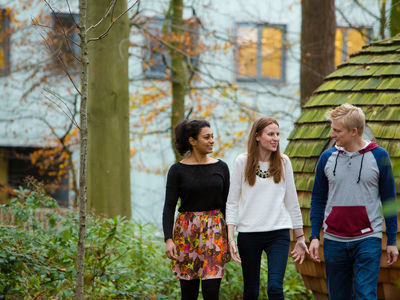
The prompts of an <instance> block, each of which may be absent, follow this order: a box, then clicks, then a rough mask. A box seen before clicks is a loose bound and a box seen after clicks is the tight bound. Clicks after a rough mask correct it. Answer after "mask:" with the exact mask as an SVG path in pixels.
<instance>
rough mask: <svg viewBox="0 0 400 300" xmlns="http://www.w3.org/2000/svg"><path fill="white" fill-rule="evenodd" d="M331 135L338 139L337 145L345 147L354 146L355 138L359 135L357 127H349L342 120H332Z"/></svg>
mask: <svg viewBox="0 0 400 300" xmlns="http://www.w3.org/2000/svg"><path fill="white" fill-rule="evenodd" d="M331 128H332V132H331V137H332V138H333V139H334V140H335V141H336V145H337V146H339V147H343V148H345V149H350V148H352V145H353V144H354V143H355V139H356V137H357V136H358V131H357V128H353V129H351V130H349V129H347V128H346V127H345V126H344V124H343V122H342V121H340V120H332V123H331Z"/></svg>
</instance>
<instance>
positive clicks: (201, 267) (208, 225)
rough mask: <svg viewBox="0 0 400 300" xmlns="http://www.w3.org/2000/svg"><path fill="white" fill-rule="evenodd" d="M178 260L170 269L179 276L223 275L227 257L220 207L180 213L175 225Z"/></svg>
mask: <svg viewBox="0 0 400 300" xmlns="http://www.w3.org/2000/svg"><path fill="white" fill-rule="evenodd" d="M174 242H175V245H176V248H177V252H178V259H177V260H175V261H173V264H172V271H173V272H174V275H175V277H176V278H178V279H186V280H192V279H202V280H203V279H213V278H222V277H223V276H224V272H225V263H226V262H228V261H229V260H230V255H229V249H228V241H227V232H226V223H225V220H224V218H223V215H222V213H221V212H220V211H219V210H210V211H205V212H183V213H179V214H178V216H177V218H176V222H175V227H174Z"/></svg>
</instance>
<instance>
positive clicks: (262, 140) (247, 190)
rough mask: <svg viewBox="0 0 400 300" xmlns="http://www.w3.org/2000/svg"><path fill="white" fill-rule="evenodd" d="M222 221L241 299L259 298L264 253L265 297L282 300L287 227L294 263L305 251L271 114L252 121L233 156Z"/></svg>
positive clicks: (290, 172)
mask: <svg viewBox="0 0 400 300" xmlns="http://www.w3.org/2000/svg"><path fill="white" fill-rule="evenodd" d="M226 221H227V224H228V241H229V250H230V253H231V256H232V259H233V260H234V261H236V262H239V263H241V264H242V272H243V282H244V288H243V299H246V300H248V299H258V295H259V289H260V265H261V256H262V252H263V251H265V252H266V254H267V258H268V298H269V299H270V300H275V299H284V296H283V287H282V285H283V277H284V275H285V269H286V264H287V259H288V254H289V247H290V233H289V230H290V229H293V231H294V235H295V237H296V239H297V243H296V245H295V247H294V250H293V251H292V253H291V254H292V257H293V258H294V261H295V262H297V261H299V262H300V263H302V262H303V260H304V257H305V253H308V250H307V246H306V244H305V237H304V233H303V221H302V217H301V212H300V206H299V202H298V199H297V193H296V187H295V185H294V178H293V170H292V166H291V163H290V160H289V158H288V157H287V156H286V155H285V154H282V153H281V152H280V150H279V124H278V122H277V121H276V120H275V119H273V118H268V117H262V118H260V119H258V120H256V121H255V122H254V124H253V127H252V129H251V132H250V136H249V140H248V145H247V153H244V154H240V155H239V156H238V157H237V158H236V160H235V164H234V169H233V174H232V176H231V185H230V188H229V195H228V202H227V204H226ZM235 226H236V230H237V231H238V232H239V234H238V250H239V255H240V257H239V255H238V253H237V250H236V242H235V239H234V228H235Z"/></svg>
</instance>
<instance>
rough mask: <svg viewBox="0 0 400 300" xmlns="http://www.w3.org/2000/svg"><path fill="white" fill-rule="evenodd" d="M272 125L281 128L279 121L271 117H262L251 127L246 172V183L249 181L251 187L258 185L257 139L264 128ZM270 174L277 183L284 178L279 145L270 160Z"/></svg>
mask: <svg viewBox="0 0 400 300" xmlns="http://www.w3.org/2000/svg"><path fill="white" fill-rule="evenodd" d="M270 124H276V125H278V127H279V124H278V121H276V120H275V119H274V118H270V117H261V118H259V119H257V120H256V121H255V122H254V123H253V126H252V127H251V131H250V135H249V140H248V142H247V163H246V169H245V171H244V178H245V181H247V183H248V184H249V185H250V186H253V185H254V184H255V183H256V170H257V167H258V161H259V151H258V142H257V140H256V137H257V136H259V135H260V134H261V133H262V131H263V130H264V128H265V127H267V126H268V125H270ZM269 174H270V176H273V178H274V182H275V183H279V182H280V181H281V179H282V178H283V171H282V156H281V151H280V148H279V143H278V148H277V149H276V151H275V152H271V156H270V158H269Z"/></svg>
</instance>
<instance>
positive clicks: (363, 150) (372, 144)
mask: <svg viewBox="0 0 400 300" xmlns="http://www.w3.org/2000/svg"><path fill="white" fill-rule="evenodd" d="M378 147H379V145H378V144H377V143H375V142H370V141H367V144H366V145H365V146H364V147H363V148H361V149H360V150H358V151H357V152H354V153H351V154H350V155H349V153H348V152H346V151H345V150H344V148H343V147H338V146H335V148H336V149H337V150H338V155H337V156H336V160H335V167H334V168H333V176H336V166H337V161H338V158H339V155H344V156H356V155H362V158H361V163H360V170H359V172H358V178H357V183H360V179H361V171H362V167H363V161H364V154H365V153H367V152H369V151H371V150H373V149H375V148H378Z"/></svg>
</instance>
